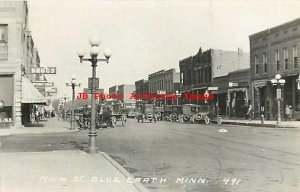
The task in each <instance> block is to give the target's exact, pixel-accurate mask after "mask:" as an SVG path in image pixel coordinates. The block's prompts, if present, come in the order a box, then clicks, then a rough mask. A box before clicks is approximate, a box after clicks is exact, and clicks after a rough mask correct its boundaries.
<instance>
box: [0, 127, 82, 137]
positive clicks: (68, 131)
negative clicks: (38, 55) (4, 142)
mask: <svg viewBox="0 0 300 192" xmlns="http://www.w3.org/2000/svg"><path fill="white" fill-rule="evenodd" d="M79 131H80V130H78V129H77V130H64V131H48V132H47V131H33V132H15V133H14V132H12V133H4V134H1V130H0V137H1V136H10V135H26V134H53V133H75V132H79Z"/></svg>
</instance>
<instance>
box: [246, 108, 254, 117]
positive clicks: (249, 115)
mask: <svg viewBox="0 0 300 192" xmlns="http://www.w3.org/2000/svg"><path fill="white" fill-rule="evenodd" d="M252 114H253V108H252V105H249V107H248V111H247V119H248V120H252Z"/></svg>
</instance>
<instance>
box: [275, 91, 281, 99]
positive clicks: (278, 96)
mask: <svg viewBox="0 0 300 192" xmlns="http://www.w3.org/2000/svg"><path fill="white" fill-rule="evenodd" d="M276 98H277V99H281V89H277V91H276Z"/></svg>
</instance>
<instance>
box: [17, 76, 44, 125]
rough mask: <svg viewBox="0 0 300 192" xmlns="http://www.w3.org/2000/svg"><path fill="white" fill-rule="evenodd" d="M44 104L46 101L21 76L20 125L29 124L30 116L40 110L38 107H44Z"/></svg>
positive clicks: (27, 80) (28, 81)
mask: <svg viewBox="0 0 300 192" xmlns="http://www.w3.org/2000/svg"><path fill="white" fill-rule="evenodd" d="M46 103H47V99H46V98H45V97H44V96H43V95H42V94H41V93H40V92H39V91H38V90H37V89H36V88H35V87H34V86H33V84H32V83H31V82H30V80H29V79H27V78H26V77H25V76H23V77H22V100H21V113H22V125H27V124H29V123H31V122H32V121H33V119H32V116H33V115H32V114H34V112H35V111H36V110H40V108H41V107H40V106H41V105H46ZM40 113H41V111H40Z"/></svg>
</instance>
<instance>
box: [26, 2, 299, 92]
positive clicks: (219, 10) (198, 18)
mask: <svg viewBox="0 0 300 192" xmlns="http://www.w3.org/2000/svg"><path fill="white" fill-rule="evenodd" d="M28 8H29V29H30V30H31V32H32V36H33V40H34V42H35V46H36V48H37V49H38V51H39V55H40V59H41V66H43V67H56V68H57V74H56V75H46V78H47V79H48V81H50V82H54V83H55V85H56V86H57V88H58V94H57V95H56V97H58V98H59V97H62V96H64V95H67V96H71V88H70V87H66V85H65V82H66V81H70V79H71V75H73V74H74V75H76V77H77V81H78V82H81V84H82V86H81V87H80V88H77V89H76V92H82V90H83V88H86V87H87V81H88V77H91V74H92V67H91V64H90V63H89V62H84V63H82V64H80V62H79V58H78V56H77V50H78V49H80V48H81V49H84V50H85V52H86V56H88V57H89V51H90V45H89V39H90V38H91V37H93V36H97V37H99V38H100V40H101V44H100V46H99V48H100V50H101V51H100V54H99V56H98V58H103V54H102V53H103V51H104V50H105V49H106V48H109V49H111V50H112V53H113V54H112V56H111V59H110V62H109V63H108V64H107V63H98V67H97V77H99V78H100V88H104V89H105V92H108V88H109V87H112V86H114V85H120V84H134V82H135V81H137V80H140V79H147V78H148V75H149V74H151V73H154V72H156V71H159V70H162V69H166V70H167V69H170V68H175V69H176V70H177V72H179V60H181V59H184V58H186V57H189V56H191V55H195V54H196V53H197V52H198V50H199V48H200V47H201V48H202V50H203V51H204V50H207V49H210V48H212V49H222V50H237V49H238V48H242V49H243V51H245V52H249V35H251V34H254V33H257V32H259V31H262V30H265V29H267V28H270V27H274V26H277V25H280V24H282V23H285V22H288V21H291V20H293V19H296V18H299V17H300V12H299V10H300V0H272V1H263V0H260V1H259V0H257V1H256V0H252V1H250V0H249V1H247V0H202V1H200V0H198V1H196V0H193V1H192V0H190V1H183V0H180V1H176V0H165V1H158V0H146V1H134V0H112V1H108V0H102V1H101V0H73V1H71V0H68V1H67V0H51V1H50V0H29V1H28Z"/></svg>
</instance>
